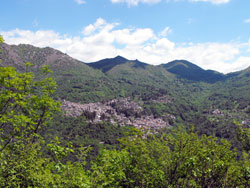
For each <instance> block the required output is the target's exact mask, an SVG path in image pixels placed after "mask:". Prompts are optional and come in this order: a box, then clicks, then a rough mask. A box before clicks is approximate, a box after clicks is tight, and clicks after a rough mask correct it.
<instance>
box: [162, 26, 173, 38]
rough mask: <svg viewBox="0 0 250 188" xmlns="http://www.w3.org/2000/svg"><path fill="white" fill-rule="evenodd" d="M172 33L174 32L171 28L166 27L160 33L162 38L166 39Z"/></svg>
mask: <svg viewBox="0 0 250 188" xmlns="http://www.w3.org/2000/svg"><path fill="white" fill-rule="evenodd" d="M170 33H172V30H171V29H170V27H165V28H164V29H163V30H162V31H161V32H160V36H162V37H166V36H167V35H168V34H170Z"/></svg>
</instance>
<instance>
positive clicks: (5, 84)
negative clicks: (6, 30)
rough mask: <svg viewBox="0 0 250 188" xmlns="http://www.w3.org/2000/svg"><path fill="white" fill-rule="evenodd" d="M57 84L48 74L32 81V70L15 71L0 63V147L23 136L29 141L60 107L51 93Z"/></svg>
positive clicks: (25, 140) (22, 138) (4, 146)
mask: <svg viewBox="0 0 250 188" xmlns="http://www.w3.org/2000/svg"><path fill="white" fill-rule="evenodd" d="M55 88H56V83H55V82H54V80H53V79H51V78H45V79H43V80H41V81H34V75H33V73H30V72H26V73H18V72H16V70H15V68H13V67H0V112H1V115H0V150H1V151H2V150H4V149H5V148H6V147H7V146H8V145H10V144H12V143H14V142H16V141H19V140H22V141H23V142H30V141H33V140H34V139H35V137H37V136H38V135H37V132H38V131H39V129H40V128H41V127H42V126H45V125H46V124H47V121H48V120H49V119H51V118H52V115H53V113H54V112H55V111H57V110H59V106H60V103H59V102H55V101H54V100H53V99H52V98H51V97H50V96H51V95H52V94H53V92H54V90H55Z"/></svg>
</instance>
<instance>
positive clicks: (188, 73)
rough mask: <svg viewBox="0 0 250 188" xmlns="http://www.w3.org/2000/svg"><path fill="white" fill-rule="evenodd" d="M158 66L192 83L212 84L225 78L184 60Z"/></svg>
mask: <svg viewBox="0 0 250 188" xmlns="http://www.w3.org/2000/svg"><path fill="white" fill-rule="evenodd" d="M160 66H161V67H163V68H165V69H166V70H167V71H169V72H171V73H173V74H176V75H177V76H179V77H180V78H185V79H188V80H192V81H203V82H208V83H214V82H217V81H220V80H223V79H224V78H225V75H223V74H221V73H219V72H216V71H213V70H204V69H202V68H200V67H199V66H197V65H195V64H193V63H190V62H189V61H186V60H175V61H171V62H169V63H167V64H162V65H160Z"/></svg>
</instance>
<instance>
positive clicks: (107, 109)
mask: <svg viewBox="0 0 250 188" xmlns="http://www.w3.org/2000/svg"><path fill="white" fill-rule="evenodd" d="M61 109H62V111H64V112H65V115H66V116H72V117H77V116H81V115H84V114H86V112H88V113H94V118H93V119H91V120H90V119H89V120H88V121H91V122H93V123H98V122H101V121H109V122H111V123H112V124H119V125H123V126H125V125H133V126H135V127H136V128H152V129H160V128H164V127H167V126H169V124H168V123H166V122H165V121H164V120H163V119H162V118H154V117H153V116H140V117H135V116H127V114H126V111H127V110H130V111H132V112H133V113H138V112H141V111H142V107H141V106H140V105H138V103H136V102H134V101H132V100H130V99H129V98H121V99H113V100H111V101H108V102H103V103H100V102H97V103H88V104H80V103H74V102H70V101H66V100H64V101H62V106H61ZM170 116H171V117H169V118H172V119H173V118H175V117H172V115H170Z"/></svg>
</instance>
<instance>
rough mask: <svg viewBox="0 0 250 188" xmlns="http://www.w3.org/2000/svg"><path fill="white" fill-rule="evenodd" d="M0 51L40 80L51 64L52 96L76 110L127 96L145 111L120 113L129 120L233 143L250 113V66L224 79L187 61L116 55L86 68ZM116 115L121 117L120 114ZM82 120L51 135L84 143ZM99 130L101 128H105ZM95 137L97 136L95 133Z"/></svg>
mask: <svg viewBox="0 0 250 188" xmlns="http://www.w3.org/2000/svg"><path fill="white" fill-rule="evenodd" d="M0 51H1V53H0V59H1V60H2V63H1V65H2V66H14V67H16V68H17V69H18V70H19V71H21V72H23V71H25V65H24V62H30V63H33V64H34V66H33V67H32V68H31V71H33V72H34V73H35V76H36V78H37V79H38V78H39V76H41V75H40V73H39V70H40V69H41V67H42V66H43V65H49V66H50V68H51V69H52V70H53V71H54V72H53V74H51V75H49V76H51V77H53V78H54V79H55V80H56V82H57V84H58V89H57V90H56V93H55V96H54V97H55V98H56V99H60V100H61V99H64V100H65V101H68V102H69V104H75V105H76V106H79V104H86V103H90V104H95V105H93V106H101V105H100V102H102V104H103V103H105V101H106V102H107V101H112V100H114V99H117V98H128V99H129V100H131V103H132V104H133V101H136V102H137V103H138V104H139V105H140V107H141V111H140V112H138V113H136V112H135V113H134V112H133V113H132V112H131V109H128V108H126V110H123V109H120V111H121V112H125V115H127V116H128V117H126V118H127V119H129V118H130V119H131V120H135V119H136V118H140V116H141V117H150V118H151V120H152V119H157V118H161V119H162V120H164V121H166V123H167V124H169V125H172V126H177V125H180V126H183V127H188V126H189V125H195V130H197V131H199V132H200V133H201V134H208V135H212V134H216V135H218V136H219V137H223V138H230V139H234V137H235V126H234V123H233V122H234V120H237V121H239V122H241V121H243V120H245V119H247V118H248V117H249V115H250V95H249V91H250V85H249V83H250V76H249V75H250V74H249V73H250V68H247V69H245V70H242V71H239V72H235V73H230V74H228V75H223V74H221V73H218V72H216V71H212V70H203V69H202V68H200V67H198V66H196V65H194V64H192V63H191V62H188V61H185V60H176V61H172V62H169V63H167V64H162V65H159V66H153V65H149V64H147V63H143V62H140V61H138V60H128V59H126V58H123V57H121V56H117V57H115V58H109V59H103V60H100V61H97V62H93V63H88V64H86V63H83V62H81V61H78V60H76V59H74V58H71V57H70V56H68V55H67V54H65V53H62V52H60V51H58V50H55V49H52V48H49V47H46V48H37V47H34V46H31V45H23V44H22V45H8V44H0ZM125 101H126V100H125ZM71 102H74V103H71ZM95 102H99V103H95ZM110 105H111V106H112V105H114V104H113V103H111V104H110ZM124 105H125V106H126V105H127V103H126V104H125V103H124ZM113 107H114V106H112V108H113ZM116 113H117V114H118V115H119V117H121V119H123V117H122V116H121V114H119V113H120V112H119V113H118V112H116ZM86 114H87V115H88V113H86ZM131 114H132V115H131ZM104 115H105V114H104ZM109 115H110V114H109ZM111 116H112V115H111ZM169 117H174V118H171V119H170V118H169ZM81 118H82V119H81ZM83 119H84V117H79V119H77V120H76V121H77V122H78V123H77V122H75V121H73V120H74V118H73V120H72V119H70V120H68V121H67V123H65V122H66V121H65V117H63V115H62V116H60V117H58V118H57V121H55V122H57V123H55V124H53V125H52V126H51V134H52V135H54V130H55V129H57V132H58V133H60V134H61V133H62V134H63V135H68V132H71V131H73V132H74V134H73V135H75V136H72V139H73V140H74V138H76V137H78V136H79V138H80V137H81V139H80V141H79V142H81V141H82V139H83V138H88V136H86V134H87V133H86V134H85V133H83V131H85V129H83V128H82V122H83V121H84V120H83ZM151 122H152V121H151ZM105 123H110V122H105ZM66 124H67V126H66ZM76 124H77V125H79V126H78V128H76V127H75V125H76ZM88 125H89V128H91V129H95V128H96V127H95V126H96V125H95V126H93V125H92V124H88ZM98 126H100V127H99V128H100V129H99V128H98V130H101V129H102V127H103V124H102V123H100V124H99V125H98ZM65 127H67V128H65ZM118 127H119V126H118ZM63 132H67V134H66V133H65V134H64V133H63ZM109 133H110V132H108V133H106V132H105V133H103V134H104V135H108V134H109ZM91 134H92V136H95V135H96V132H92V133H91ZM86 140H87V139H85V141H86ZM99 141H103V140H99ZM98 143H99V142H98Z"/></svg>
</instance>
